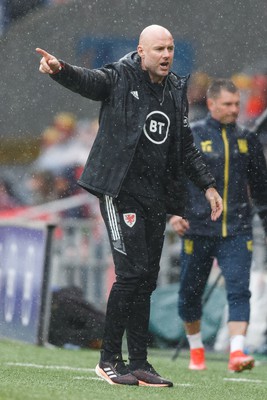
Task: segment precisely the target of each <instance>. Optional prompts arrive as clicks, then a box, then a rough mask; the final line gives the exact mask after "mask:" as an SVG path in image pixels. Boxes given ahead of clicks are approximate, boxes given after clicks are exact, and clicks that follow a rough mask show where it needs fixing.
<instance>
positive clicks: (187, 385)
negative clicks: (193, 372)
mask: <svg viewBox="0 0 267 400" xmlns="http://www.w3.org/2000/svg"><path fill="white" fill-rule="evenodd" d="M175 386H182V387H191V386H194V385H193V384H192V383H175Z"/></svg>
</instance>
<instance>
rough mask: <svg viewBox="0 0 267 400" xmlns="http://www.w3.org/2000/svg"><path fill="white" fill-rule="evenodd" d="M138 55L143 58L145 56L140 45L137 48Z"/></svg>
mask: <svg viewBox="0 0 267 400" xmlns="http://www.w3.org/2000/svg"><path fill="white" fill-rule="evenodd" d="M137 53H138V55H139V56H140V57H141V58H142V57H143V56H144V50H143V46H141V45H140V44H139V45H138V46H137Z"/></svg>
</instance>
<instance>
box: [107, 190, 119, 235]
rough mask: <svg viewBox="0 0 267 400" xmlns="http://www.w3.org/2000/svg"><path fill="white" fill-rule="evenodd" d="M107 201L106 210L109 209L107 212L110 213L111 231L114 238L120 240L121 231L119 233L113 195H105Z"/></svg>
mask: <svg viewBox="0 0 267 400" xmlns="http://www.w3.org/2000/svg"><path fill="white" fill-rule="evenodd" d="M105 201H106V210H107V214H108V221H109V226H110V231H111V235H112V240H119V239H120V233H119V229H118V224H117V218H116V211H115V208H114V205H113V201H112V197H110V196H105Z"/></svg>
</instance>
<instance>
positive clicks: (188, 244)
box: [184, 239, 194, 255]
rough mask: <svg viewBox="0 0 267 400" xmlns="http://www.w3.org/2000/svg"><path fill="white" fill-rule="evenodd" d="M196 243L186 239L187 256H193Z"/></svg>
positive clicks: (185, 249) (185, 250)
mask: <svg viewBox="0 0 267 400" xmlns="http://www.w3.org/2000/svg"><path fill="white" fill-rule="evenodd" d="M193 250H194V242H193V240H189V239H185V241H184V252H185V254H188V255H190V254H193Z"/></svg>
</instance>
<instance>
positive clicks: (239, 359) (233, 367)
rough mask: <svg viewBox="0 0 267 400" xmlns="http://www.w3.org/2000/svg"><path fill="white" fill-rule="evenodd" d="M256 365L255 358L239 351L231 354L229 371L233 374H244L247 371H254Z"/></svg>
mask: <svg viewBox="0 0 267 400" xmlns="http://www.w3.org/2000/svg"><path fill="white" fill-rule="evenodd" d="M254 365H255V361H254V358H253V357H251V356H248V355H247V354H244V353H243V351H240V350H237V351H234V352H232V353H230V358H229V364H228V369H229V371H232V372H242V371H244V370H246V369H252V368H253V367H254Z"/></svg>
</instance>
